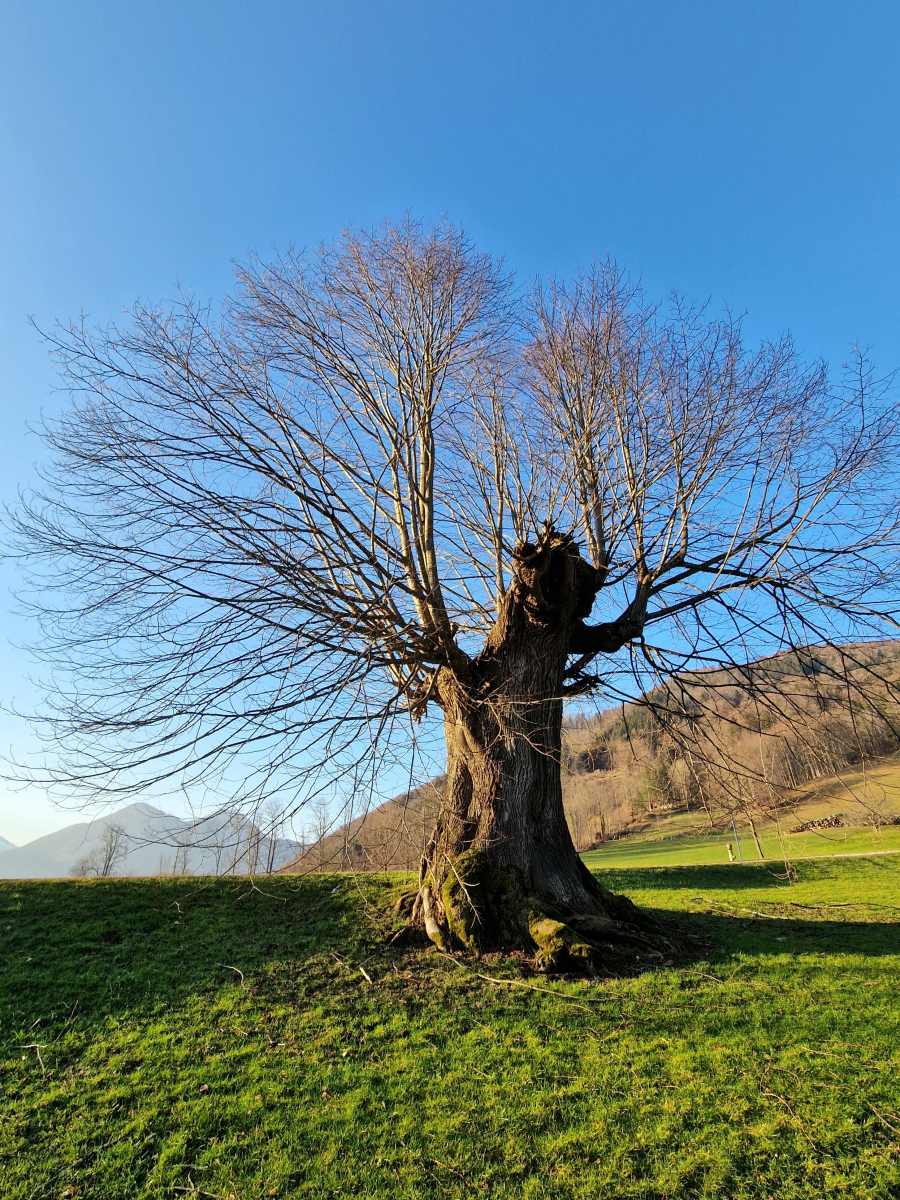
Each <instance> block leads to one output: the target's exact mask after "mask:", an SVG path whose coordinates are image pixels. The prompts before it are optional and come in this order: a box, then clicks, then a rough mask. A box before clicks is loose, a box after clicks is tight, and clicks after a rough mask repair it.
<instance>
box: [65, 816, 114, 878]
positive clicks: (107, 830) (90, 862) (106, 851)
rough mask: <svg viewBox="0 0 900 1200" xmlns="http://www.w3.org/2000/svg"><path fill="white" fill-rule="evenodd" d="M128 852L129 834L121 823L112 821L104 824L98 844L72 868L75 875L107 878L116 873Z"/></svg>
mask: <svg viewBox="0 0 900 1200" xmlns="http://www.w3.org/2000/svg"><path fill="white" fill-rule="evenodd" d="M127 854H128V834H127V833H126V832H125V830H124V829H123V828H122V826H121V825H116V824H113V823H112V822H110V823H108V824H107V825H105V826H104V828H103V832H102V833H101V834H100V840H99V842H98V843H97V845H96V846H95V847H94V849H93V850H91V851H90V852H89V853H88V854H86V855H85V856H84V857H83V858H81V859H79V860H78V862H77V863H76V864H75V866H74V867H73V868H72V874H73V875H83V876H88V875H95V876H97V877H98V878H102V879H106V878H107V877H108V876H110V875H115V873H116V870H117V868H118V867H119V866H120V865H121V863H122V860H123V859H124V858H125V857H126V856H127Z"/></svg>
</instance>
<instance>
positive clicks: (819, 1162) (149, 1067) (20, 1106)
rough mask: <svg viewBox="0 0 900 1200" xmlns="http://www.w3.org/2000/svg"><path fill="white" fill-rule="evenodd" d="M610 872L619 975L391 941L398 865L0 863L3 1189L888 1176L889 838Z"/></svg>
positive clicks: (238, 1189)
mask: <svg viewBox="0 0 900 1200" xmlns="http://www.w3.org/2000/svg"><path fill="white" fill-rule="evenodd" d="M797 872H798V879H797V881H796V882H795V883H794V884H793V885H792V886H786V885H785V884H784V883H783V881H779V880H778V879H777V878H775V877H774V875H773V873H772V871H771V870H770V869H769V868H768V867H767V865H766V864H748V865H744V866H714V867H683V868H678V869H644V870H634V869H632V870H628V871H621V872H618V873H617V872H614V871H613V872H608V873H606V874H605V875H604V879H605V881H606V882H607V883H609V884H610V885H611V886H613V887H615V888H617V889H618V890H624V891H627V892H628V894H629V895H631V897H632V898H633V899H634V900H635V901H636V902H637V903H639V904H642V905H645V906H647V907H649V908H652V909H654V910H655V911H656V912H657V913H658V914H659V915H660V916H661V917H662V918H663V919H669V920H672V919H674V920H677V921H678V922H679V923H680V924H681V926H682V927H683V928H685V929H687V930H689V931H690V932H692V933H694V934H695V935H697V936H698V937H700V938H702V939H705V945H706V949H705V950H703V951H702V953H701V954H700V956H699V957H697V958H695V960H694V961H690V962H681V963H665V962H661V961H659V960H650V961H648V960H646V959H642V958H641V957H639V956H635V958H634V962H633V967H632V970H631V971H630V972H629V973H627V974H625V975H622V976H621V977H617V978H609V979H605V980H597V981H592V982H574V981H565V980H553V979H544V978H540V977H537V978H536V977H534V976H527V975H525V974H523V973H521V972H519V971H518V970H517V969H516V968H515V966H514V965H513V964H510V963H505V964H503V963H500V962H498V961H493V960H482V961H481V962H463V961H460V960H454V959H451V958H449V957H446V956H442V955H440V954H438V953H437V952H436V951H432V950H427V951H422V950H413V949H400V948H398V947H391V946H389V945H387V944H386V943H385V934H386V931H387V919H386V918H385V917H384V916H383V914H384V912H385V911H386V908H387V905H388V903H389V901H390V899H391V897H392V896H393V895H394V894H395V893H396V892H397V891H398V890H399V889H400V887H401V886H402V885H403V884H404V882H406V881H405V880H404V879H401V878H400V877H397V876H393V877H392V876H383V875H364V876H360V875H356V876H348V875H343V876H325V875H313V876H307V877H279V878H275V879H271V880H267V881H266V882H265V884H264V886H263V887H262V890H259V889H256V888H253V887H251V886H250V885H249V884H248V883H247V881H246V880H239V879H222V880H218V881H212V880H198V879H153V880H122V879H116V880H94V881H59V882H45V881H35V882H19V881H15V882H4V883H2V884H0V909H2V911H0V934H2V942H0V953H2V961H0V1096H2V1102H0V1103H2V1123H0V1194H2V1195H3V1196H4V1198H6V1200H25V1198H26V1197H29V1198H31V1200H38V1198H39V1197H40V1198H44V1197H89V1196H90V1197H99V1198H102V1200H118V1198H122V1200H125V1198H126V1197H127V1198H128V1200H137V1198H141V1197H182V1196H207V1197H210V1196H211V1197H219V1198H222V1200H225V1198H226V1197H227V1198H228V1200H256V1198H257V1197H265V1196H280V1197H317V1198H327V1197H345V1196H365V1197H385V1198H387V1197H392V1198H393V1197H406V1198H409V1200H413V1198H415V1200H421V1198H432V1197H433V1198H434V1200H438V1198H454V1197H458V1198H463V1197H465V1198H466V1200H469V1198H471V1197H473V1196H482V1195H483V1196H489V1197H492V1198H494V1197H517V1198H518V1197H528V1198H531V1200H536V1198H537V1197H553V1198H569V1197H572V1198H575V1197H579V1198H582V1197H583V1198H585V1200H586V1198H588V1197H590V1198H591V1200H595V1198H597V1197H608V1198H610V1200H612V1198H615V1200H619V1198H622V1197H641V1198H646V1200H651V1198H652V1200H662V1198H663V1197H666V1198H667V1200H672V1198H675V1197H697V1196H703V1197H728V1198H730V1200H736V1198H754V1200H755V1198H757V1197H758V1198H759V1200H762V1198H764V1197H773V1196H777V1197H779V1198H782V1197H786V1198H793V1197H809V1198H812V1197H816V1198H819V1197H822V1196H846V1197H860V1196H866V1197H871V1198H874V1200H880V1198H884V1200H888V1198H892V1197H896V1196H897V1195H898V1194H900V900H898V896H900V856H897V857H892V856H882V857H873V858H857V859H842V860H841V859H828V860H826V859H821V860H814V861H807V862H800V863H798V865H797Z"/></svg>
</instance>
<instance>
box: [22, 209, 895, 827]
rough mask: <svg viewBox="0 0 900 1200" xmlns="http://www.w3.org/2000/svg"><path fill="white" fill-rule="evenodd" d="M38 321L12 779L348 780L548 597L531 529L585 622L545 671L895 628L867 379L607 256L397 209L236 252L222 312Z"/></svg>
mask: <svg viewBox="0 0 900 1200" xmlns="http://www.w3.org/2000/svg"><path fill="white" fill-rule="evenodd" d="M49 341H50V343H51V346H52V349H53V351H54V353H55V356H56V360H57V363H58V366H59V368H60V370H61V372H62V377H63V380H64V382H65V386H66V387H67V388H68V389H69V390H70V391H71V393H72V401H71V404H70V405H69V406H68V408H67V409H66V410H65V412H64V413H63V415H62V416H61V417H59V418H58V419H56V420H53V421H50V422H49V423H48V424H47V425H46V428H45V431H44V436H45V439H46V443H47V446H48V447H49V450H50V463H49V465H48V466H47V468H46V470H45V473H44V477H43V478H44V486H43V487H42V488H41V489H39V490H38V491H37V492H36V493H34V494H33V495H29V496H26V497H24V498H23V500H22V503H21V505H20V507H19V508H18V510H17V511H16V512H15V513H14V514H13V527H14V531H15V535H16V537H17V544H18V547H19V552H20V553H21V554H22V555H23V556H24V557H25V558H26V559H27V561H28V564H29V567H30V571H31V578H32V581H33V584H34V585H35V588H36V590H35V591H34V592H33V593H32V603H33V606H34V608H35V610H36V613H37V616H38V619H39V620H40V623H41V624H40V628H41V633H40V636H39V638H38V639H37V646H36V649H37V652H38V654H39V655H40V657H41V658H42V659H43V661H44V662H45V664H46V665H47V668H48V669H47V672H46V676H45V687H46V693H45V694H46V703H45V707H44V709H43V710H42V714H41V719H42V721H43V730H44V733H45V736H46V739H47V755H46V757H45V759H44V761H43V764H42V765H41V766H39V767H37V768H34V776H33V777H35V778H39V779H42V780H43V781H44V782H46V783H47V784H49V785H53V786H55V787H57V788H59V789H62V790H63V791H64V792H66V793H67V794H69V795H76V796H81V797H84V798H85V799H90V798H97V797H105V798H117V797H120V796H123V795H126V794H131V793H134V792H137V791H141V790H143V789H145V788H146V787H148V786H152V787H156V788H165V787H170V788H187V789H198V788H200V787H209V788H211V789H212V790H213V791H214V792H215V793H216V794H218V795H220V796H221V795H223V794H224V793H225V792H226V791H227V792H228V794H229V795H232V796H233V797H234V798H235V800H236V801H238V802H240V803H247V802H254V801H262V800H263V799H265V798H267V797H271V796H276V797H278V799H279V801H280V803H281V805H282V808H283V809H284V810H290V809H292V808H294V807H297V806H299V805H301V804H303V803H305V802H306V801H308V800H309V798H310V797H311V796H313V795H314V794H317V793H321V792H322V791H323V790H325V791H326V792H327V790H328V788H330V787H332V786H335V785H338V786H340V787H342V788H345V789H346V790H348V791H352V790H354V789H358V788H359V787H365V786H368V787H371V786H372V782H373V779H374V777H375V774H376V772H377V771H378V770H382V769H384V768H385V766H386V764H390V763H392V762H395V763H402V762H408V752H409V746H410V744H411V740H412V739H413V738H414V737H415V736H416V732H417V730H418V729H419V728H420V726H419V724H418V723H419V722H424V725H422V726H421V728H423V729H425V730H427V729H428V728H429V727H430V725H429V723H430V722H431V721H432V717H433V715H435V700H436V694H435V681H436V678H437V675H438V673H439V672H440V671H441V670H444V671H448V672H451V673H455V674H456V675H459V676H460V677H463V676H465V673H466V671H467V670H468V664H471V662H472V661H473V660H474V659H475V657H476V656H477V655H478V654H479V652H480V649H481V647H482V646H483V644H484V643H485V639H486V638H487V637H488V636H489V634H490V631H491V629H492V628H493V627H494V626H495V623H496V621H497V619H498V614H499V613H500V611H501V609H502V606H503V603H504V598H505V597H506V596H507V595H508V593H509V590H510V589H511V588H514V587H522V588H525V589H526V590H528V592H529V603H530V604H532V605H533V606H536V607H535V611H537V610H538V609H540V606H541V604H542V603H543V602H544V597H543V593H542V589H547V588H551V587H552V586H554V584H553V580H552V579H551V578H550V577H549V576H544V577H541V576H540V572H538V571H537V569H536V568H535V569H534V570H532V571H531V575H529V570H531V567H530V566H529V564H532V565H533V564H534V563H535V562H537V561H538V558H539V556H540V554H541V553H542V547H544V546H545V545H548V544H549V542H548V540H547V539H548V538H551V537H557V538H563V539H565V538H568V539H569V543H570V544H571V545H572V546H574V547H576V548H577V549H580V552H581V555H582V558H583V561H584V562H585V563H587V564H590V567H591V568H592V571H593V574H592V575H591V577H590V580H589V581H588V584H589V586H587V593H586V594H589V598H590V597H595V600H594V612H595V614H596V616H597V618H599V619H595V620H593V623H592V619H591V618H590V615H589V614H590V610H591V604H590V603H587V605H586V608H587V611H584V612H583V613H580V614H579V616H578V621H577V627H576V628H575V630H574V632H573V635H572V638H571V641H570V643H569V645H568V651H567V653H568V657H567V660H566V665H565V672H564V684H563V687H562V689H561V692H562V696H563V697H565V696H572V695H582V696H583V695H588V694H590V693H600V694H602V695H603V697H604V702H605V703H606V704H608V703H609V702H610V699H611V698H615V697H616V696H620V697H625V696H631V697H634V696H636V695H638V694H640V693H642V692H646V691H647V690H648V689H649V688H651V687H652V686H653V685H654V684H657V683H658V682H659V681H660V680H663V679H666V678H670V677H672V676H673V675H674V676H677V675H678V673H679V672H682V671H684V670H685V669H688V668H691V669H696V668H698V667H703V666H713V665H721V664H725V665H728V664H741V663H744V662H746V661H748V660H750V659H753V658H756V657H758V656H759V655H760V654H762V653H771V652H773V651H775V650H778V649H780V648H785V647H788V646H792V645H805V644H809V643H815V642H833V641H838V642H840V641H846V640H848V639H849V638H853V639H855V640H856V641H860V640H862V641H865V640H871V639H877V638H882V637H884V636H886V634H888V633H890V632H892V631H893V629H894V628H895V627H896V625H895V618H894V612H895V607H896V600H895V595H896V592H895V584H896V566H897V541H898V538H897V535H898V512H897V495H898V491H897V462H898V456H897V449H898V447H897V426H896V419H895V415H894V411H893V408H892V406H891V405H890V404H889V402H888V401H889V395H888V391H887V382H886V381H879V380H877V379H876V378H875V377H874V375H873V373H872V369H871V367H870V366H869V364H868V363H867V362H866V360H865V358H864V356H862V355H856V357H855V358H854V361H853V364H852V366H851V369H850V370H849V371H848V372H845V373H844V375H842V377H841V378H840V379H838V380H834V379H833V378H831V377H830V375H829V373H828V371H827V370H826V367H825V365H824V364H823V363H820V362H814V363H812V364H805V363H804V362H803V360H802V359H801V357H800V355H799V354H798V352H797V350H796V349H795V347H794V345H793V343H792V341H791V339H790V337H787V336H785V337H781V338H779V339H777V340H774V341H770V342H766V343H764V344H762V345H760V346H748V345H747V344H746V343H745V340H744V337H743V333H742V325H741V321H740V319H738V318H736V317H734V316H733V315H731V314H728V313H726V314H725V315H723V316H718V317H716V316H713V315H711V313H710V311H709V310H708V308H706V307H704V306H703V305H696V304H692V303H689V302H687V301H686V300H685V299H684V298H683V297H680V296H673V297H670V298H669V299H668V300H667V301H665V302H663V303H656V302H651V301H650V300H648V298H647V297H646V296H645V294H644V292H643V290H642V288H641V287H640V286H639V285H638V284H636V283H634V282H633V281H632V280H631V279H630V278H629V276H628V275H627V273H626V272H625V271H624V270H622V269H620V268H619V267H618V266H617V265H616V264H615V263H614V262H612V261H609V260H606V261H597V262H594V263H592V264H591V265H589V266H588V267H587V268H585V269H584V270H582V271H580V272H578V273H577V274H575V275H574V276H572V277H571V278H566V279H551V280H549V281H535V282H533V283H529V284H520V283H518V282H517V281H515V280H514V279H513V277H512V276H511V274H510V273H509V272H508V271H507V269H506V268H505V266H504V264H503V263H502V262H501V261H499V260H497V259H494V258H492V257H491V256H489V255H487V254H484V253H481V252H480V251H478V250H477V249H476V248H475V247H474V246H473V244H472V243H471V241H470V240H469V239H468V237H467V236H466V235H465V234H464V233H463V232H462V231H461V230H459V229H457V228H455V227H454V226H452V225H448V224H439V225H436V226H434V227H431V226H427V225H424V224H421V223H418V222H416V221H414V220H412V219H407V220H405V221H402V222H399V223H396V224H393V223H389V222H386V223H384V224H383V225H381V226H379V227H377V228H375V229H373V230H371V231H368V232H367V231H359V230H349V231H347V232H346V233H345V234H344V235H343V236H342V237H341V238H340V239H339V240H338V241H336V242H335V243H334V244H331V245H325V246H321V247H319V248H318V249H316V250H314V251H312V252H309V253H305V252H303V253H301V252H295V251H291V252H288V253H286V254H284V255H283V256H281V257H278V258H275V259H274V260H272V261H269V262H261V261H257V260H253V261H251V262H250V263H249V264H248V265H247V266H245V267H241V268H239V269H238V270H237V275H236V286H235V289H234V291H233V294H232V295H231V296H229V297H228V298H227V299H226V300H225V302H224V303H223V304H222V306H221V308H220V309H219V310H215V311H214V310H213V309H212V308H211V307H204V306H202V305H200V304H198V303H197V302H196V301H195V300H193V299H192V298H190V297H182V298H181V299H179V300H178V301H177V302H175V303H172V304H169V305H166V306H163V307H158V308H155V307H143V306H137V307H135V308H134V310H133V311H132V313H131V314H130V317H129V319H128V321H127V322H126V323H125V324H124V325H123V326H122V327H109V328H106V329H101V330H97V329H91V328H89V327H88V326H87V325H86V324H85V323H81V324H79V325H75V326H72V327H70V328H60V329H58V330H56V331H55V332H53V333H51V334H50V335H49ZM579 561H581V560H579ZM554 569H556V568H554ZM528 580H530V581H531V582H530V583H529V582H527V581H528ZM523 581H524V582H523ZM523 594H524V592H523Z"/></svg>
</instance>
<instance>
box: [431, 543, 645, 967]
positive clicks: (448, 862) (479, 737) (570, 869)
mask: <svg viewBox="0 0 900 1200" xmlns="http://www.w3.org/2000/svg"><path fill="white" fill-rule="evenodd" d="M516 564H517V575H516V579H515V580H514V582H513V584H512V586H511V587H510V589H509V591H508V592H507V594H506V596H505V598H504V601H503V604H502V607H501V611H500V615H499V617H498V619H497V622H496V624H495V626H494V628H493V629H492V630H491V632H490V634H489V636H488V638H487V641H486V644H485V646H484V649H483V650H482V651H481V653H480V654H479V655H478V656H477V657H476V658H474V659H473V660H472V661H471V663H468V664H466V667H465V669H464V670H459V671H451V670H449V669H448V668H446V667H444V668H441V669H440V670H439V671H438V673H437V675H436V677H435V679H434V680H433V681H432V694H433V695H435V696H436V697H437V700H438V702H439V703H440V705H441V707H442V709H443V711H444V728H445V734H446V740H447V793H446V798H445V801H444V804H443V806H442V809H441V812H440V814H439V817H438V821H437V824H436V827H435V830H434V833H433V835H432V838H431V841H430V843H429V845H428V848H427V850H426V853H425V856H424V858H423V862H422V869H421V877H420V888H419V892H418V896H417V899H416V905H415V909H414V918H416V919H418V920H419V921H420V922H421V923H423V924H424V925H425V928H426V930H427V932H428V934H429V936H430V937H431V939H432V940H433V941H435V942H436V943H437V944H438V945H439V946H442V947H443V946H452V945H462V946H465V947H467V948H469V949H470V950H474V951H480V950H488V949H506V950H512V949H524V950H527V951H529V952H531V953H533V954H535V955H536V956H537V958H538V960H539V961H540V962H542V963H543V964H544V965H547V966H553V967H565V968H571V967H582V968H583V967H587V966H589V965H590V964H592V963H595V962H597V961H598V959H602V957H603V949H604V948H605V947H607V946H608V945H609V944H610V943H612V942H617V941H621V940H623V939H625V940H629V941H632V942H634V941H638V942H646V940H647V939H646V936H645V934H644V933H642V932H641V930H642V929H643V930H645V931H646V930H647V928H648V921H647V919H646V917H644V916H643V915H642V914H640V913H639V912H638V910H637V909H636V908H635V907H634V906H633V905H632V904H631V902H630V901H628V900H626V899H624V898H623V897H619V896H615V895H613V894H612V893H610V892H608V891H606V890H605V889H603V888H602V887H601V886H600V885H599V884H598V883H597V881H596V880H595V879H594V877H593V876H592V875H591V874H590V872H589V871H588V870H587V868H586V867H585V866H584V864H583V863H582V862H581V859H580V858H579V857H578V854H577V852H576V850H575V847H574V845H573V843H572V838H571V835H570V833H569V829H568V825H567V824H566V818H565V813H564V811H563V803H562V783H561V778H560V762H561V742H562V715H563V694H564V687H565V682H564V676H565V672H566V664H567V660H568V656H569V655H570V654H572V653H579V652H584V651H585V650H593V649H594V647H593V646H592V645H590V644H589V643H590V642H591V639H592V638H593V640H594V641H597V639H598V638H600V639H601V642H600V643H598V645H599V644H603V643H602V639H603V638H605V639H606V641H607V642H608V643H609V646H608V648H611V649H612V648H615V647H616V645H621V644H622V643H623V642H624V641H625V640H627V639H628V637H629V636H633V635H634V632H635V628H634V626H633V625H629V623H628V621H627V620H626V621H625V622H620V623H619V625H618V626H617V627H616V628H615V629H613V627H612V626H606V627H603V626H600V627H596V628H595V629H594V630H589V629H587V628H586V627H585V626H584V625H583V620H584V618H585V617H586V616H588V615H589V613H590V610H591V605H592V604H593V600H594V596H595V594H596V592H597V588H598V586H599V572H597V571H596V570H595V569H594V568H593V567H592V566H590V565H589V564H588V563H586V562H584V561H583V560H582V559H581V558H580V556H579V554H578V548H577V546H575V544H574V543H573V542H572V540H571V539H570V538H568V537H567V536H565V535H560V534H557V533H555V532H554V531H553V530H552V529H546V530H545V532H544V534H543V535H542V537H541V539H540V541H539V543H538V545H537V546H533V545H530V544H525V545H523V546H520V547H518V550H517V554H516Z"/></svg>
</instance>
